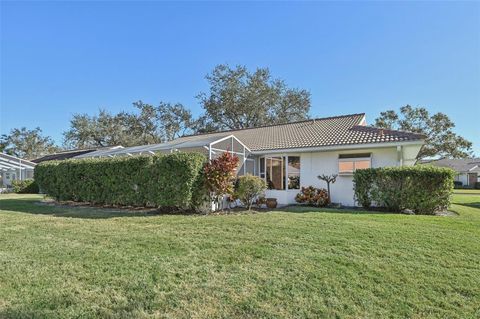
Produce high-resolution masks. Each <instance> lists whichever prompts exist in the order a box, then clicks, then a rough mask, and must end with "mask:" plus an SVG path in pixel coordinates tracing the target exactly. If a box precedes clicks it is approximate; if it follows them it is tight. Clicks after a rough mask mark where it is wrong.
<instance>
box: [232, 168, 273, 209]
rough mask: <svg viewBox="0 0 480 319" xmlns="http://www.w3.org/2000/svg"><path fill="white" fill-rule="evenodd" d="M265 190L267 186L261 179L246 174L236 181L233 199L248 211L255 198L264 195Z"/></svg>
mask: <svg viewBox="0 0 480 319" xmlns="http://www.w3.org/2000/svg"><path fill="white" fill-rule="evenodd" d="M266 189H267V184H266V183H265V181H264V180H263V179H261V178H260V177H258V176H253V175H250V174H247V175H245V176H240V177H239V178H238V179H237V183H236V185H235V197H236V198H238V199H239V200H240V202H241V203H242V204H243V206H245V207H246V208H247V209H248V210H250V209H251V208H252V205H253V204H254V203H255V201H256V200H257V198H258V197H260V196H262V195H264V193H265V190H266Z"/></svg>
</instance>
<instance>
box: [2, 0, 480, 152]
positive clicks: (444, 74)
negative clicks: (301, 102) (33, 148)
mask: <svg viewBox="0 0 480 319" xmlns="http://www.w3.org/2000/svg"><path fill="white" fill-rule="evenodd" d="M0 9H1V19H0V20H1V21H0V27H1V31H0V36H1V49H0V53H1V57H0V59H1V60H0V61H1V65H0V76H1V84H0V89H1V92H0V93H1V97H0V106H1V119H0V133H7V132H9V131H10V129H11V128H14V127H21V126H26V127H28V128H33V127H36V126H40V127H41V128H42V129H43V131H44V133H46V134H48V135H51V136H52V137H54V138H55V139H56V140H57V141H58V142H59V143H60V142H61V140H62V132H63V131H65V130H66V129H67V128H68V126H69V119H70V118H71V116H72V114H74V113H90V114H93V113H95V112H97V111H98V109H99V108H105V109H107V110H109V111H111V112H117V111H120V110H132V106H131V103H132V102H134V101H137V100H142V101H144V102H147V103H152V104H157V103H158V102H159V101H166V102H181V103H183V104H184V105H186V106H187V107H189V108H190V109H191V110H192V112H193V113H194V114H199V113H200V112H201V107H200V105H199V104H198V101H197V100H196V99H195V96H196V95H197V94H198V93H199V92H202V91H206V90H207V88H208V87H207V83H206V81H205V79H204V76H205V75H206V74H207V73H208V72H209V71H211V70H212V68H213V67H214V66H215V65H216V64H220V63H229V64H231V65H236V64H244V65H246V66H248V67H249V68H251V69H254V68H255V67H258V66H261V67H269V68H270V70H271V71H272V74H273V75H274V76H275V77H279V78H282V79H284V80H285V81H286V82H287V84H288V85H290V86H292V87H299V88H305V89H308V90H309V91H310V92H311V95H312V109H311V114H312V116H315V117H323V116H331V115H339V114H348V113H357V112H366V113H367V120H369V122H370V123H372V122H373V120H374V118H375V117H376V116H377V115H378V113H379V112H381V111H383V110H386V109H390V108H395V109H398V108H399V107H400V106H403V105H405V104H411V105H413V106H425V107H427V108H428V109H429V110H430V111H431V112H437V111H441V112H444V113H447V114H448V115H449V116H450V117H451V118H452V119H453V120H454V121H455V123H456V125H457V128H456V132H458V133H459V134H461V135H462V136H464V137H466V138H468V139H469V140H471V141H473V142H474V150H475V152H476V154H477V155H480V128H479V123H480V3H479V2H462V3H458V2H446V3H444V2H435V3H434V2H418V3H413V2H403V3H392V2H362V3H359V2H355V3H354V2H351V3H349V2H318V3H313V2H309V3H298V2H295V3H293V2H292V3H273V2H263V3H252V2H244V3H232V2H228V3H220V2H201V3H200V2H195V3H188V2H181V3H164V2H138V1H137V2H113V1H112V2H38V1H37V2H23V1H22V2H5V1H2V2H1V4H0Z"/></svg>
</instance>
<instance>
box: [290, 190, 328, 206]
mask: <svg viewBox="0 0 480 319" xmlns="http://www.w3.org/2000/svg"><path fill="white" fill-rule="evenodd" d="M295 201H296V202H297V203H301V204H308V205H313V206H319V207H323V206H326V205H328V204H329V200H328V192H327V190H326V189H325V188H315V187H313V186H307V187H302V189H301V191H300V193H298V194H297V196H295Z"/></svg>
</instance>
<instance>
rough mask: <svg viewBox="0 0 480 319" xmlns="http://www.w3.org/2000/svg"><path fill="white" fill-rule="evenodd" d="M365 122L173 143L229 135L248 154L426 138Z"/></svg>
mask: <svg viewBox="0 0 480 319" xmlns="http://www.w3.org/2000/svg"><path fill="white" fill-rule="evenodd" d="M364 119H365V114H364V113H360V114H351V115H343V116H336V117H327V118H319V119H312V120H306V121H300V122H293V123H288V124H278V125H270V126H263V127H257V128H249V129H243V130H231V131H223V132H217V133H207V134H200V135H191V136H185V137H181V138H179V139H176V140H175V141H174V142H175V143H178V142H184V141H193V140H195V139H200V138H205V137H206V136H217V135H218V136H219V137H220V136H222V137H223V136H225V135H226V134H227V133H228V134H232V135H234V136H235V137H237V138H238V139H239V140H241V141H242V142H243V143H244V144H245V145H246V146H247V147H248V148H250V150H252V151H263V150H278V149H292V148H310V147H322V146H338V145H351V144H370V143H388V142H403V141H416V140H422V139H424V138H425V136H423V135H422V134H416V133H410V132H403V131H394V130H387V129H378V128H374V127H370V126H365V125H364V123H365V121H364Z"/></svg>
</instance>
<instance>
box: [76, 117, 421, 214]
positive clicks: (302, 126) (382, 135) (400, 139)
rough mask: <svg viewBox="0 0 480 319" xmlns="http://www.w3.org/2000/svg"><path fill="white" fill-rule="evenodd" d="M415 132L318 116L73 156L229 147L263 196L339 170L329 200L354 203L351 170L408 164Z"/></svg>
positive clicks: (287, 197)
mask: <svg viewBox="0 0 480 319" xmlns="http://www.w3.org/2000/svg"><path fill="white" fill-rule="evenodd" d="M424 139H425V136H423V135H421V134H416V133H409V132H403V131H394V130H386V129H378V128H374V127H370V126H367V122H366V119H365V114H364V113H361V114H351V115H343V116H335V117H327V118H318V119H311V120H305V121H300V122H293V123H287V124H278V125H269V126H263V127H256V128H247V129H239V130H231V131H223V132H216V133H207V134H198V135H191V136H185V137H181V138H177V139H175V140H173V141H170V142H167V143H162V144H151V145H142V146H134V147H125V148H119V149H114V150H98V151H94V152H90V153H87V154H82V155H79V156H76V157H75V158H91V157H115V156H134V155H136V154H154V153H158V152H160V153H168V152H174V151H197V152H198V151H200V152H204V153H205V154H206V155H207V156H208V157H209V158H214V157H215V156H217V155H218V154H221V153H222V152H225V151H228V152H231V153H234V154H236V155H238V156H239V158H240V163H241V167H239V169H238V174H239V175H241V174H246V173H250V174H253V175H257V176H259V177H261V178H263V179H265V181H266V182H267V184H268V190H267V192H266V196H267V197H275V198H277V200H278V203H279V204H290V203H294V202H295V195H296V194H297V193H298V192H299V190H300V188H301V187H302V186H309V185H313V186H315V187H326V184H325V182H323V181H321V180H319V179H318V178H317V176H318V175H321V174H338V178H337V181H336V183H335V184H333V185H332V187H331V197H332V201H334V202H337V203H341V204H344V205H354V204H355V203H354V194H353V183H352V175H353V172H354V171H355V170H356V169H362V168H368V167H383V166H410V165H414V164H415V162H416V156H417V154H418V152H419V151H420V148H421V147H422V145H423V144H424Z"/></svg>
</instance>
